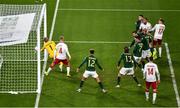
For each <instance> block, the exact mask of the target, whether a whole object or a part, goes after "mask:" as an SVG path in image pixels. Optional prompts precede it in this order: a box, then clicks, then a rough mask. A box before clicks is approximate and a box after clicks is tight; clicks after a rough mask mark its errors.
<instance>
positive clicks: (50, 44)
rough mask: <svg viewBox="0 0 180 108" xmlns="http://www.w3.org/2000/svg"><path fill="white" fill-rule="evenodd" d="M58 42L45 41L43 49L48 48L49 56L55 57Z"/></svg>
mask: <svg viewBox="0 0 180 108" xmlns="http://www.w3.org/2000/svg"><path fill="white" fill-rule="evenodd" d="M55 47H56V44H55V42H54V41H48V42H45V43H44V46H43V47H42V48H41V51H43V50H44V49H46V50H47V52H48V54H49V57H50V58H53V57H54V50H55Z"/></svg>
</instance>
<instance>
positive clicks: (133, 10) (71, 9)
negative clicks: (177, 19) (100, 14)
mask: <svg viewBox="0 0 180 108" xmlns="http://www.w3.org/2000/svg"><path fill="white" fill-rule="evenodd" d="M58 10H59V11H105V12H107V11H110V12H113V11H114V12H180V10H171V9H170V10H168V9H167V10H166V9H164V10H160V9H80V8H79V9H75V8H60V9H58Z"/></svg>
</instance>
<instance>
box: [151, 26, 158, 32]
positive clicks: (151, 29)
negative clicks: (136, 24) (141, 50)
mask: <svg viewBox="0 0 180 108" xmlns="http://www.w3.org/2000/svg"><path fill="white" fill-rule="evenodd" d="M156 25H157V24H156ZM156 25H155V26H154V27H153V28H152V29H150V30H149V32H151V31H154V30H155V29H156Z"/></svg>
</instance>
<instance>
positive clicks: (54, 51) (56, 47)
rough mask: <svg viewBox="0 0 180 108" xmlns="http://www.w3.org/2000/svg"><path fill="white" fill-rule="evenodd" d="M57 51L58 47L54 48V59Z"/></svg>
mask: <svg viewBox="0 0 180 108" xmlns="http://www.w3.org/2000/svg"><path fill="white" fill-rule="evenodd" d="M57 50H58V45H56V46H55V50H54V58H56V53H57Z"/></svg>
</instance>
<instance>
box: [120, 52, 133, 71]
mask: <svg viewBox="0 0 180 108" xmlns="http://www.w3.org/2000/svg"><path fill="white" fill-rule="evenodd" d="M121 59H122V60H123V64H124V67H125V68H132V67H133V56H132V54H131V53H122V54H121Z"/></svg>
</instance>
